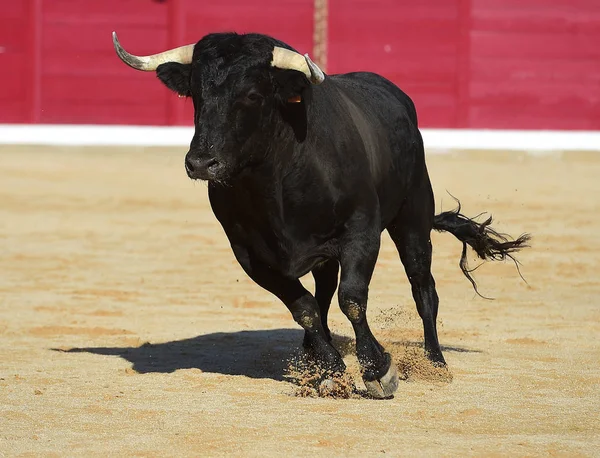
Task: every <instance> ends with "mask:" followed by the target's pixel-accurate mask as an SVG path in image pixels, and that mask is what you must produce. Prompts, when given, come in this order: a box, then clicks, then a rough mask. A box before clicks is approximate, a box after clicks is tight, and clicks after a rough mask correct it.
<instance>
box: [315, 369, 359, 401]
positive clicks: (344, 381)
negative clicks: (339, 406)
mask: <svg viewBox="0 0 600 458" xmlns="http://www.w3.org/2000/svg"><path fill="white" fill-rule="evenodd" d="M318 392H319V396H320V397H322V398H342V399H348V398H349V397H350V396H351V395H352V393H353V392H354V382H353V381H352V378H351V377H349V376H347V375H344V374H337V375H334V376H332V377H330V378H329V377H328V378H326V379H324V380H323V381H321V383H319V388H318Z"/></svg>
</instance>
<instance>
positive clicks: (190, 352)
mask: <svg viewBox="0 0 600 458" xmlns="http://www.w3.org/2000/svg"><path fill="white" fill-rule="evenodd" d="M303 336H304V331H301V330H298V329H268V330H258V331H238V332H215V333H212V334H205V335H200V336H197V337H193V338H191V339H183V340H174V341H171V342H164V343H158V344H151V343H146V344H143V345H141V346H138V347H85V348H71V349H68V350H59V349H53V350H54V351H60V352H65V353H93V354H96V355H107V356H119V357H121V358H123V359H125V360H127V361H129V362H130V363H132V364H133V369H134V370H135V371H136V372H138V373H140V374H146V373H150V372H161V373H171V372H175V371H176V370H178V369H200V370H202V371H203V372H212V373H218V374H225V375H244V376H246V377H251V378H270V379H273V380H278V381H281V380H285V378H286V374H287V368H288V364H289V361H290V360H291V359H292V358H293V357H294V356H298V355H299V354H300V353H301V352H302V350H301V347H302V345H301V344H302V338H303ZM397 343H400V344H401V345H403V346H406V347H413V346H414V347H422V345H423V343H422V342H412V341H400V342H397ZM333 344H334V345H335V347H336V348H337V349H338V350H339V351H340V353H341V355H342V356H346V355H347V354H349V353H351V352H353V347H354V339H352V338H350V337H347V336H341V335H337V334H333ZM442 350H443V351H452V352H460V353H480V351H479V350H471V349H468V348H463V347H455V346H454V347H449V346H446V347H444V346H442Z"/></svg>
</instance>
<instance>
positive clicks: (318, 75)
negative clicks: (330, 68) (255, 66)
mask: <svg viewBox="0 0 600 458" xmlns="http://www.w3.org/2000/svg"><path fill="white" fill-rule="evenodd" d="M271 66H272V67H277V68H282V69H288V70H296V71H299V72H302V73H304V74H305V75H306V77H307V78H308V79H309V80H310V82H311V83H313V84H321V83H322V82H323V81H324V80H325V74H324V73H323V71H322V70H321V69H320V68H319V66H318V65H317V64H315V63H314V62H313V61H312V60H310V57H308V54H304V55H302V54H298V53H297V52H294V51H291V50H289V49H286V48H280V47H279V46H275V47H274V48H273V59H272V60H271Z"/></svg>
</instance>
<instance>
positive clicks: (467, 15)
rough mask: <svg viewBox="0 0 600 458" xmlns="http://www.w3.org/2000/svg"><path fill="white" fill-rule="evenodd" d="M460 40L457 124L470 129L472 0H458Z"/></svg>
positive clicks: (458, 50) (458, 51)
mask: <svg viewBox="0 0 600 458" xmlns="http://www.w3.org/2000/svg"><path fill="white" fill-rule="evenodd" d="M457 38H458V40H457V47H458V49H457V54H456V55H457V65H456V123H455V125H454V126H448V127H458V128H461V127H462V128H465V127H469V110H470V107H469V102H470V97H469V88H470V83H471V0H458V37H457Z"/></svg>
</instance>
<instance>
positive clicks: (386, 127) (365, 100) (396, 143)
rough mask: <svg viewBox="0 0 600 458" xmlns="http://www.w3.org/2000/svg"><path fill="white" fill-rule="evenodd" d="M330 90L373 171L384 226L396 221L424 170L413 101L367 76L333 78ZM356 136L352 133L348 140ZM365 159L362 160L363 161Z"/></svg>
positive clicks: (378, 78)
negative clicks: (394, 218) (408, 194)
mask: <svg viewBox="0 0 600 458" xmlns="http://www.w3.org/2000/svg"><path fill="white" fill-rule="evenodd" d="M330 79H331V81H330V83H331V84H330V90H331V92H333V93H335V95H336V96H337V97H338V98H339V100H340V101H341V104H340V105H338V106H337V109H338V110H345V111H346V113H345V116H347V117H349V118H350V119H351V120H352V123H351V125H350V127H349V128H348V129H354V130H356V131H357V133H358V134H359V136H360V139H361V142H362V145H360V147H359V146H357V145H356V143H355V144H354V145H351V146H350V148H352V149H353V151H347V154H348V156H349V157H352V155H353V154H357V153H356V151H354V150H360V151H359V154H361V155H364V157H365V160H366V163H367V164H368V167H369V170H370V172H371V173H370V178H371V180H372V182H373V185H374V187H375V189H376V190H377V194H378V197H379V202H380V206H381V210H382V218H383V219H384V225H385V224H386V221H389V220H390V219H391V218H393V217H394V216H395V214H396V213H397V210H398V208H399V205H400V204H401V201H402V200H403V199H404V197H405V195H406V193H407V192H408V191H409V188H410V186H411V184H412V183H413V182H414V180H415V177H417V178H418V176H419V175H420V174H421V173H420V172H421V171H422V170H423V169H424V157H423V147H422V139H421V135H420V133H419V130H418V122H417V114H416V110H415V107H414V104H413V102H412V100H411V99H410V97H409V96H408V95H406V94H405V93H404V92H403V91H402V90H401V89H400V88H398V87H397V86H396V85H394V84H393V83H392V82H390V81H389V80H387V79H385V78H383V77H381V76H379V75H376V74H373V73H367V72H360V73H348V74H344V75H334V76H332V77H330ZM350 134H351V133H350V132H348V135H350ZM358 159H360V158H358Z"/></svg>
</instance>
